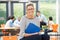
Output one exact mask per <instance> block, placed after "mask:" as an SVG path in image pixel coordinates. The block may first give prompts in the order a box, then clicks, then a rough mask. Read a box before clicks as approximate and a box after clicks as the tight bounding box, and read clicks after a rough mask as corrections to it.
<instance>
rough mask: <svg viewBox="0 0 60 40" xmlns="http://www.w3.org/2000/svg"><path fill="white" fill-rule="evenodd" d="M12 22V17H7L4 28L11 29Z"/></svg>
mask: <svg viewBox="0 0 60 40" xmlns="http://www.w3.org/2000/svg"><path fill="white" fill-rule="evenodd" d="M13 22H14V16H9V19H8V21H7V22H6V24H5V28H9V27H13V26H14V25H13Z"/></svg>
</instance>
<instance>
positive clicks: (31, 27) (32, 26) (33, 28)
mask: <svg viewBox="0 0 60 40" xmlns="http://www.w3.org/2000/svg"><path fill="white" fill-rule="evenodd" d="M39 31H40V27H38V26H37V25H35V24H33V23H30V24H29V25H28V27H27V28H26V29H25V33H28V34H31V33H36V32H39Z"/></svg>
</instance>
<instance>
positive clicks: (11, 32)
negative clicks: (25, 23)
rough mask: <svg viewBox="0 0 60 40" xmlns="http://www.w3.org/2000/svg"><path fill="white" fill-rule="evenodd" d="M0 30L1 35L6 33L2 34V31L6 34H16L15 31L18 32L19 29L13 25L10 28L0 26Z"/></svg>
mask: <svg viewBox="0 0 60 40" xmlns="http://www.w3.org/2000/svg"><path fill="white" fill-rule="evenodd" d="M0 30H1V32H2V31H3V32H2V36H6V34H4V32H5V33H6V32H8V34H7V36H8V35H9V34H11V35H16V34H17V33H19V32H20V29H19V28H15V27H12V28H0Z"/></svg>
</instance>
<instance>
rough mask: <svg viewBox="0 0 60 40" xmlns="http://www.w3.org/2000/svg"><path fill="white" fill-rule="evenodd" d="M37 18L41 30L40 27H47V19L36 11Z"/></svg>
mask: <svg viewBox="0 0 60 40" xmlns="http://www.w3.org/2000/svg"><path fill="white" fill-rule="evenodd" d="M37 16H38V18H39V21H40V27H41V28H42V25H47V19H46V17H45V15H43V14H41V12H40V11H37Z"/></svg>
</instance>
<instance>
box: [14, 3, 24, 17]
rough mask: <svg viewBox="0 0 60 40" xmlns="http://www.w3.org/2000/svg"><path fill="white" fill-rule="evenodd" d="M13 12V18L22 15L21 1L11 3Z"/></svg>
mask: <svg viewBox="0 0 60 40" xmlns="http://www.w3.org/2000/svg"><path fill="white" fill-rule="evenodd" d="M13 13H14V16H15V18H17V17H22V16H23V15H24V12H23V3H13Z"/></svg>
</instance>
